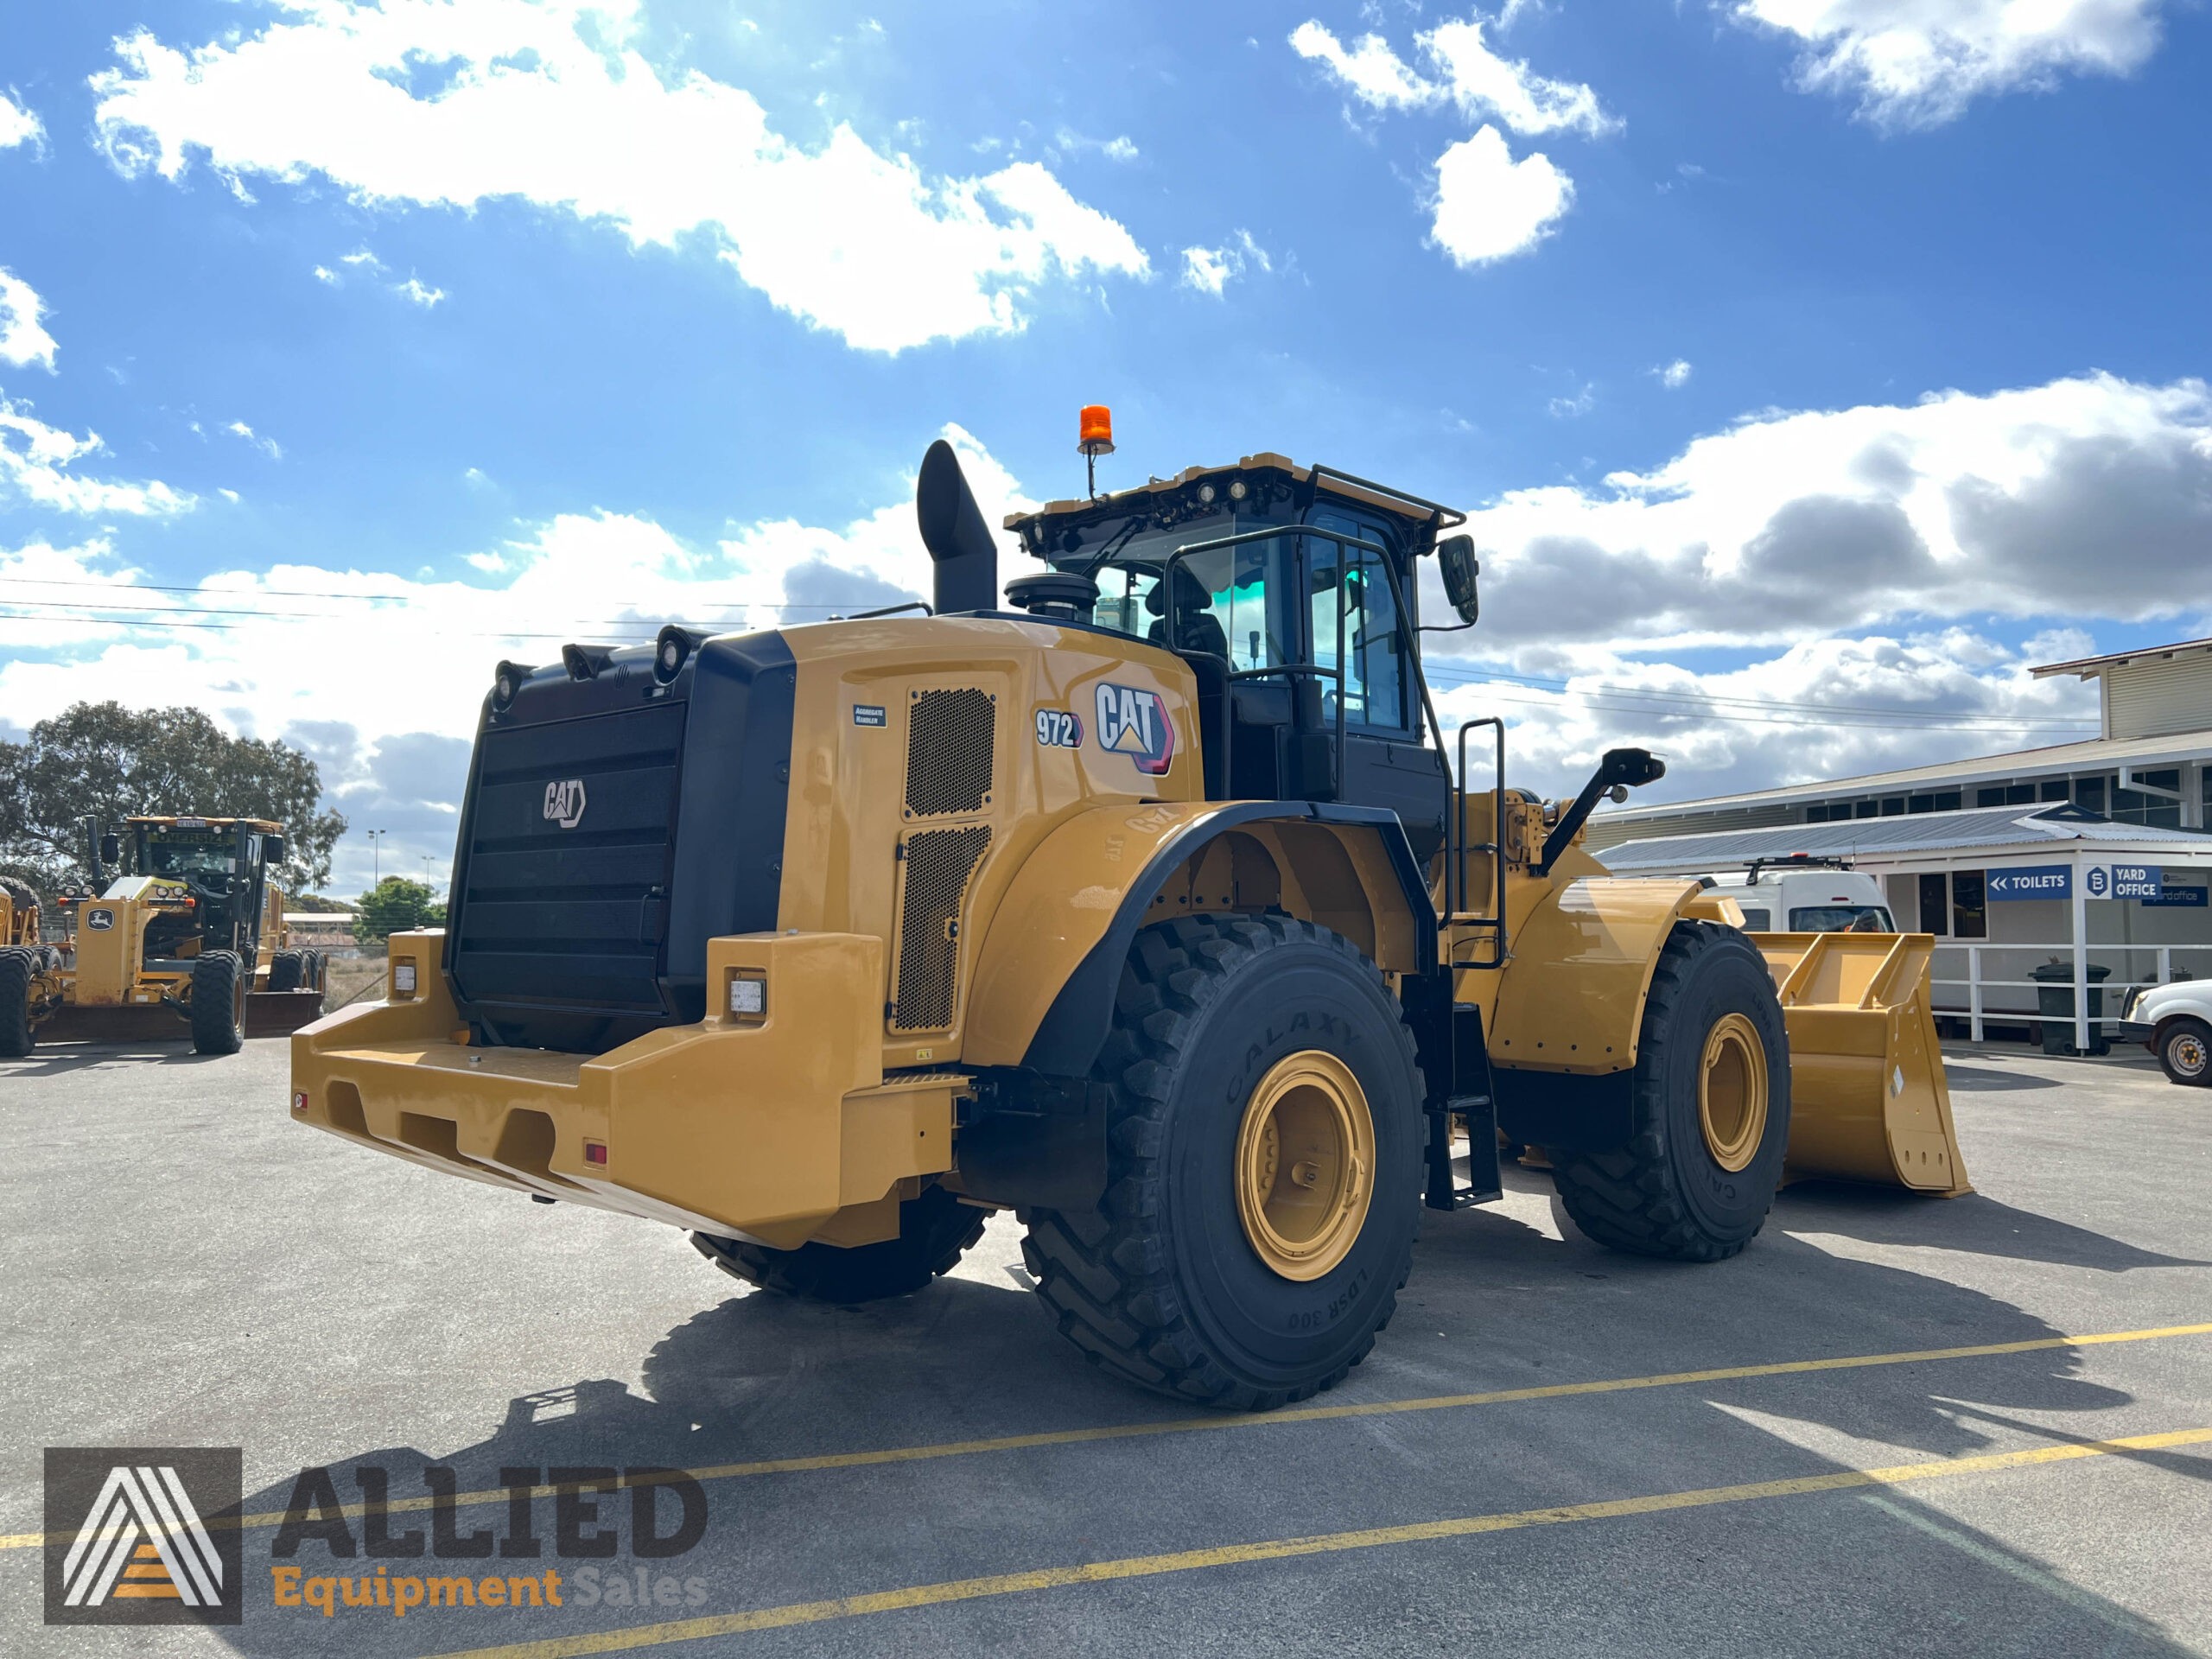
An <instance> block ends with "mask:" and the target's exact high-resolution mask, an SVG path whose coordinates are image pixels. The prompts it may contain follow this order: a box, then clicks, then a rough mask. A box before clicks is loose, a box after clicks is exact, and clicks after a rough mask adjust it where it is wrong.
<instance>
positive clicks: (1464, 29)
mask: <svg viewBox="0 0 2212 1659" xmlns="http://www.w3.org/2000/svg"><path fill="white" fill-rule="evenodd" d="M1418 39H1419V40H1420V42H1421V48H1422V49H1423V50H1424V51H1426V52H1427V54H1429V56H1430V57H1432V58H1433V59H1434V60H1436V62H1437V64H1438V65H1439V67H1441V68H1442V70H1443V71H1444V79H1445V86H1446V90H1447V91H1448V92H1449V93H1450V94H1451V98H1452V102H1453V103H1454V104H1456V105H1459V108H1460V110H1461V111H1463V112H1465V114H1466V115H1467V117H1468V118H1470V119H1480V118H1484V117H1495V118H1497V119H1498V120H1500V121H1503V123H1505V124H1506V125H1507V126H1509V127H1510V128H1512V129H1513V130H1514V131H1516V132H1518V133H1524V134H1529V135H1532V136H1533V135H1535V134H1539V133H1546V132H1561V131H1566V132H1580V133H1582V134H1584V135H1585V136H1586V137H1592V138H1596V137H1603V136H1604V135H1605V134H1606V133H1609V132H1617V131H1618V130H1620V126H1621V123H1620V122H1619V121H1618V119H1617V118H1614V117H1612V116H1610V115H1608V114H1606V113H1605V109H1604V107H1603V106H1602V105H1599V102H1598V94H1597V93H1596V92H1592V91H1591V89H1590V88H1589V87H1587V86H1584V85H1582V84H1581V83H1580V81H1573V80H1551V79H1547V78H1546V77H1544V76H1542V75H1539V74H1537V73H1535V72H1534V71H1532V70H1531V69H1530V68H1529V66H1528V65H1527V64H1526V63H1525V62H1522V61H1519V60H1507V59H1504V58H1501V57H1499V56H1498V55H1497V54H1496V53H1495V52H1492V51H1491V49H1490V47H1489V46H1488V44H1487V43H1486V42H1485V41H1484V40H1483V20H1482V18H1481V17H1480V16H1471V17H1469V18H1467V19H1466V20H1465V21H1464V22H1450V23H1443V24H1440V25H1439V26H1438V27H1436V28H1435V29H1431V30H1430V31H1429V32H1428V33H1427V34H1426V35H1421V36H1419V37H1418Z"/></svg>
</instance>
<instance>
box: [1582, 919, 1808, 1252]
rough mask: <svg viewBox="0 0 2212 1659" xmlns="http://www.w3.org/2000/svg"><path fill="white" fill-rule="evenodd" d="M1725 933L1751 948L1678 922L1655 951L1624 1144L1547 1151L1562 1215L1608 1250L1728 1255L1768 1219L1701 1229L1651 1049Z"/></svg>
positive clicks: (1715, 929)
mask: <svg viewBox="0 0 2212 1659" xmlns="http://www.w3.org/2000/svg"><path fill="white" fill-rule="evenodd" d="M1730 940H1735V941H1740V942H1741V943H1743V944H1744V945H1745V947H1746V948H1747V949H1748V948H1751V946H1750V941H1748V940H1745V939H1744V938H1743V935H1742V934H1741V933H1740V932H1738V931H1737V930H1736V929H1734V928H1729V927H1723V926H1720V925H1716V924H1713V923H1707V922H1687V923H1681V924H1678V925H1676V927H1675V931H1674V932H1673V933H1672V934H1671V935H1670V936H1669V938H1668V940H1667V944H1666V946H1665V948H1664V949H1663V950H1662V951H1661V952H1660V956H1659V962H1658V965H1657V966H1656V968H1654V969H1653V970H1652V974H1651V989H1650V993H1649V995H1648V996H1647V997H1646V998H1645V1001H1644V1011H1643V1036H1642V1044H1641V1048H1642V1050H1643V1052H1639V1054H1638V1056H1637V1061H1638V1064H1637V1071H1636V1077H1635V1083H1634V1090H1635V1094H1634V1103H1633V1105H1632V1107H1631V1109H1630V1121H1631V1122H1632V1123H1633V1125H1634V1127H1635V1134H1634V1135H1632V1136H1631V1137H1630V1140H1629V1141H1628V1143H1627V1144H1626V1145H1625V1146H1621V1147H1614V1148H1612V1149H1611V1150H1610V1151H1606V1152H1598V1153H1591V1152H1554V1153H1552V1154H1551V1157H1552V1166H1553V1177H1552V1179H1553V1184H1554V1186H1555V1187H1556V1189H1557V1190H1558V1192H1559V1197H1560V1203H1561V1204H1562V1205H1565V1206H1566V1209H1567V1215H1568V1216H1569V1217H1571V1218H1572V1219H1573V1222H1574V1224H1575V1225H1576V1226H1577V1227H1579V1228H1580V1229H1581V1230H1582V1231H1583V1233H1584V1234H1585V1235H1586V1236H1588V1237H1589V1238H1590V1239H1592V1241H1593V1242H1595V1243H1599V1244H1603V1245H1605V1247H1606V1248H1607V1249H1615V1250H1620V1251H1623V1252H1624V1253H1626V1254H1628V1255H1653V1256H1661V1257H1664V1258H1665V1259H1667V1260H1669V1261H1672V1262H1725V1261H1726V1260H1727V1259H1728V1258H1729V1257H1730V1256H1732V1255H1737V1254H1738V1253H1739V1252H1740V1251H1741V1250H1742V1249H1743V1248H1744V1246H1745V1245H1746V1244H1748V1243H1751V1239H1752V1238H1754V1237H1756V1236H1758V1232H1759V1229H1760V1227H1764V1225H1765V1222H1764V1217H1762V1219H1761V1221H1760V1223H1759V1225H1758V1226H1756V1227H1754V1228H1753V1229H1752V1230H1751V1232H1750V1233H1749V1234H1747V1235H1745V1236H1744V1237H1743V1238H1741V1239H1738V1240H1734V1241H1732V1242H1731V1241H1726V1240H1719V1239H1714V1238H1712V1237H1709V1236H1707V1235H1706V1234H1705V1233H1704V1232H1703V1231H1701V1230H1700V1229H1699V1227H1698V1225H1697V1224H1696V1222H1695V1220H1694V1218H1693V1217H1692V1216H1691V1214H1690V1211H1689V1207H1688V1205H1686V1204H1685V1203H1684V1202H1683V1200H1682V1197H1681V1192H1679V1191H1678V1190H1677V1189H1676V1186H1675V1178H1674V1174H1673V1172H1672V1170H1671V1169H1670V1167H1669V1162H1668V1159H1667V1155H1666V1142H1665V1136H1666V1133H1667V1129H1666V1123H1667V1101H1666V1098H1665V1096H1664V1094H1663V1092H1662V1088H1661V1085H1660V1079H1661V1076H1662V1071H1663V1070H1664V1068H1663V1067H1662V1066H1661V1065H1658V1064H1656V1059H1657V1057H1656V1055H1654V1054H1651V1053H1650V1052H1649V1050H1650V1048H1651V1046H1652V1045H1654V1044H1664V1043H1670V1042H1671V1041H1672V1040H1673V1039H1674V1031H1673V1027H1674V1024H1675V1020H1674V1014H1675V1005H1676V1003H1677V1002H1678V1001H1680V1000H1681V992H1682V988H1683V984H1684V982H1685V981H1686V980H1687V979H1688V976H1689V972H1690V965H1691V963H1693V961H1694V959H1695V958H1697V957H1700V956H1702V955H1704V954H1705V953H1706V952H1707V951H1710V950H1715V949H1717V948H1719V947H1720V946H1721V945H1722V944H1724V943H1725V942H1727V941H1730ZM1785 1064H1786V1061H1785Z"/></svg>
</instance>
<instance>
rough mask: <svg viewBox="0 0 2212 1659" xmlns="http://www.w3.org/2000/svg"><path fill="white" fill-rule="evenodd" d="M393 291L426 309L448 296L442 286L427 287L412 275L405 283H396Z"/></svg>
mask: <svg viewBox="0 0 2212 1659" xmlns="http://www.w3.org/2000/svg"><path fill="white" fill-rule="evenodd" d="M391 291H392V292H393V293H395V294H397V295H398V296H399V297H400V298H402V299H403V300H405V301H407V302H409V303H410V304H412V305H419V306H421V307H422V308H423V309H424V310H425V311H427V310H429V308H431V307H432V306H434V305H435V304H436V303H437V302H439V301H440V300H442V299H443V298H445V296H446V291H445V289H442V288H428V287H425V286H424V285H423V283H421V282H419V281H418V280H416V278H415V277H409V278H408V279H407V280H406V281H405V282H404V283H395V284H394V285H393V287H392V290H391Z"/></svg>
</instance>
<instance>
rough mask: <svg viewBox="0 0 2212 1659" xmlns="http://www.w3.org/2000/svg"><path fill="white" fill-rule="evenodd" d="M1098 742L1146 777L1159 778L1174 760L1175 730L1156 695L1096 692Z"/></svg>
mask: <svg viewBox="0 0 2212 1659" xmlns="http://www.w3.org/2000/svg"><path fill="white" fill-rule="evenodd" d="M1098 742H1099V746H1100V747H1103V748H1106V749H1109V750H1111V751H1113V752H1114V753H1117V754H1126V755H1128V757H1129V759H1130V760H1134V761H1135V763H1136V768H1137V770H1138V771H1139V772H1143V773H1144V774H1145V775H1146V776H1147V777H1149V778H1158V777H1160V776H1162V775H1163V774H1164V773H1165V772H1166V770H1167V767H1168V764H1169V763H1170V762H1171V761H1173V760H1174V758H1175V727H1174V723H1173V721H1170V720H1169V719H1168V718H1167V704H1166V702H1164V701H1163V700H1162V699H1161V697H1160V693H1159V692H1157V691H1145V690H1138V689H1136V688H1135V687H1133V686H1127V685H1101V686H1100V687H1099V688H1098Z"/></svg>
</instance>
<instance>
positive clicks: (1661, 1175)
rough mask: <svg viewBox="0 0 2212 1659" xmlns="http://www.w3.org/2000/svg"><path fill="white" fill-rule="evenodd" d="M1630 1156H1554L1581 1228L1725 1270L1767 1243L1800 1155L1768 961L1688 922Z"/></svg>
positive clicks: (1747, 945)
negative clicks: (1791, 1154) (1791, 1155)
mask: <svg viewBox="0 0 2212 1659" xmlns="http://www.w3.org/2000/svg"><path fill="white" fill-rule="evenodd" d="M1629 1087H1630V1091H1631V1092H1630V1125H1631V1130H1630V1139H1629V1141H1628V1143H1627V1144H1626V1145H1624V1146H1620V1147H1613V1148H1611V1150H1609V1151H1605V1152H1599V1153H1589V1152H1571V1151H1561V1150H1558V1149H1550V1148H1548V1150H1550V1152H1551V1157H1552V1161H1553V1165H1554V1173H1553V1180H1554V1184H1555V1185H1557V1187H1558V1189H1559V1196H1560V1203H1561V1204H1563V1205H1565V1206H1566V1208H1567V1214H1568V1215H1569V1216H1570V1217H1573V1221H1574V1224H1575V1225H1576V1226H1577V1227H1579V1228H1580V1229H1581V1230H1582V1231H1583V1232H1584V1233H1585V1234H1586V1236H1589V1237H1590V1238H1591V1239H1592V1240H1594V1241H1595V1242H1596V1243H1600V1244H1603V1245H1605V1246H1607V1247H1609V1248H1610V1249H1616V1250H1623V1251H1626V1252H1628V1253H1629V1254H1630V1255H1656V1256H1664V1257H1667V1258H1669V1259H1670V1260H1673V1261H1677V1262H1719V1261H1721V1260H1723V1259H1725V1258H1726V1257H1728V1256H1732V1255H1735V1254H1736V1253H1737V1252H1738V1250H1740V1249H1743V1248H1744V1246H1745V1245H1746V1244H1748V1243H1751V1240H1752V1238H1753V1237H1754V1236H1757V1234H1758V1230H1759V1229H1760V1227H1761V1226H1762V1225H1764V1224H1765V1221H1766V1216H1767V1211H1769V1210H1770V1208H1772V1206H1773V1204H1774V1194H1775V1190H1776V1188H1777V1186H1779V1185H1781V1181H1782V1162H1783V1154H1785V1153H1786V1152H1787V1151H1788V1150H1789V1034H1788V1032H1787V1029H1786V1028H1785V1027H1784V1026H1783V1018H1782V1005H1781V1002H1780V1001H1779V1000H1778V999H1777V997H1776V995H1775V990H1774V981H1773V978H1772V976H1770V974H1769V973H1768V971H1767V966H1766V960H1765V958H1764V957H1761V956H1760V955H1759V953H1758V949H1757V948H1756V947H1755V946H1753V945H1752V944H1751V941H1750V940H1749V939H1747V938H1745V937H1744V936H1743V935H1742V934H1741V933H1739V932H1738V931H1736V930H1735V929H1734V928H1731V927H1720V926H1717V925H1713V924H1711V923H1707V922H1681V923H1677V924H1676V925H1675V931H1674V932H1673V933H1672V934H1671V935H1670V936H1669V938H1668V940H1667V944H1666V948H1665V949H1664V950H1662V952H1661V953H1660V957H1659V962H1658V965H1657V966H1656V968H1655V969H1653V971H1652V976H1651V989H1650V993H1649V995H1648V996H1647V997H1646V998H1645V1000H1644V1005H1643V1031H1642V1035H1641V1038H1640V1039H1639V1041H1638V1044H1637V1057H1636V1070H1635V1071H1634V1072H1633V1073H1632V1074H1631V1075H1630V1080H1629Z"/></svg>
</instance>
